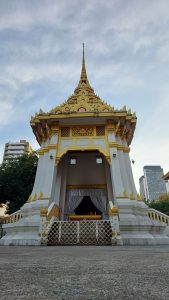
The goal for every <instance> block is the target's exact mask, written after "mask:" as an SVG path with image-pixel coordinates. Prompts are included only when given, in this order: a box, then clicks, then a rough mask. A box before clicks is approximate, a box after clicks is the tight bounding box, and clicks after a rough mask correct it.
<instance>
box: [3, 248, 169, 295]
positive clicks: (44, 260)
mask: <svg viewBox="0 0 169 300" xmlns="http://www.w3.org/2000/svg"><path fill="white" fill-rule="evenodd" d="M0 299H2V300H6V299H12V300H15V299H17V300H18V299H24V300H27V299H29V300H34V299H38V300H42V299H47V300H53V299H55V300H57V299H73V300H76V299H78V300H79V299H80V300H81V299H117V300H119V299H120V300H121V299H125V300H127V299H134V300H139V299H144V300H147V299H153V300H155V299H160V300H163V299H169V247H111V246H109V247H97V246H96V247H93V246H90V247H89V246H88V247H80V246H79V247H78V246H76V247H74V246H72V247H12V246H11V247H4V246H1V247H0Z"/></svg>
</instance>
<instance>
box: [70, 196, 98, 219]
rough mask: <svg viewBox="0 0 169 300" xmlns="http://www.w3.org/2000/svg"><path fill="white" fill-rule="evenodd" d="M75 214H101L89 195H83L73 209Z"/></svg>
mask: <svg viewBox="0 0 169 300" xmlns="http://www.w3.org/2000/svg"><path fill="white" fill-rule="evenodd" d="M74 212H75V214H76V215H101V214H102V213H101V211H100V210H99V209H98V208H97V207H96V206H95V205H94V203H93V202H92V200H91V198H90V197H89V196H84V197H83V200H82V201H81V202H80V204H79V205H78V207H76V209H75V210H74Z"/></svg>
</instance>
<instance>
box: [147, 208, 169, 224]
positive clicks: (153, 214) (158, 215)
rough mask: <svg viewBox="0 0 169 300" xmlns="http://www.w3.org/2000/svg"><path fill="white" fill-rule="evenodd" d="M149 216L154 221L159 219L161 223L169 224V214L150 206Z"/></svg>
mask: <svg viewBox="0 0 169 300" xmlns="http://www.w3.org/2000/svg"><path fill="white" fill-rule="evenodd" d="M148 217H149V218H150V219H151V220H152V221H158V222H161V223H166V224H167V226H169V216H167V215H166V214H163V213H162V212H160V211H158V210H156V209H153V208H150V209H149V210H148Z"/></svg>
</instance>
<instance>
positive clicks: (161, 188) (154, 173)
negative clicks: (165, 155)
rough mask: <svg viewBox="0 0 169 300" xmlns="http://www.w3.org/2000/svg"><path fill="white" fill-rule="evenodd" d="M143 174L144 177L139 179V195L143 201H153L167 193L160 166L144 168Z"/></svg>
mask: <svg viewBox="0 0 169 300" xmlns="http://www.w3.org/2000/svg"><path fill="white" fill-rule="evenodd" d="M143 173H144V175H143V176H142V177H141V178H140V179H139V185H140V195H141V197H142V198H143V199H146V200H147V201H153V200H157V199H158V198H159V197H160V196H161V195H162V194H165V193H167V188H166V183H165V180H164V179H163V178H162V177H163V175H164V172H163V169H162V168H161V166H144V167H143Z"/></svg>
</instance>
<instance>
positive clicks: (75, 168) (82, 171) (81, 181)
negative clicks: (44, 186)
mask: <svg viewBox="0 0 169 300" xmlns="http://www.w3.org/2000/svg"><path fill="white" fill-rule="evenodd" d="M72 156H73V154H72ZM74 156H76V158H77V163H76V165H70V164H69V162H68V177H67V185H97V184H106V175H105V168H104V162H103V164H97V163H96V156H98V153H97V152H96V153H79V154H78V153H77V154H75V155H74Z"/></svg>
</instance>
